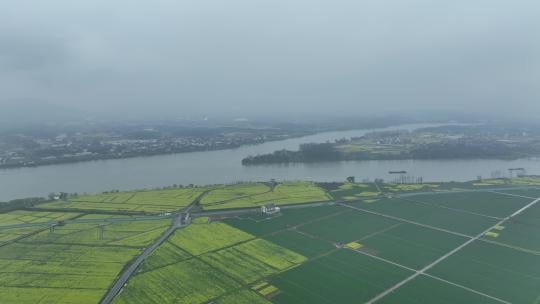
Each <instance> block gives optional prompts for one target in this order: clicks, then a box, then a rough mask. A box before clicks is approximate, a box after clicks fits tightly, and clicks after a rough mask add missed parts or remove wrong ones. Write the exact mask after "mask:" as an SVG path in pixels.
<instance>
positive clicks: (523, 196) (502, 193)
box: [487, 191, 535, 199]
mask: <svg viewBox="0 0 540 304" xmlns="http://www.w3.org/2000/svg"><path fill="white" fill-rule="evenodd" d="M487 192H489V193H494V194H500V195H506V196H514V197H521V198H526V199H535V198H534V197H530V196H525V195H519V194H512V193H506V192H499V191H487Z"/></svg>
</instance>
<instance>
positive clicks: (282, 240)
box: [264, 229, 334, 257]
mask: <svg viewBox="0 0 540 304" xmlns="http://www.w3.org/2000/svg"><path fill="white" fill-rule="evenodd" d="M264 239H266V240H268V241H270V242H272V243H275V244H278V245H280V246H283V247H285V248H289V249H292V250H293V251H295V252H297V253H300V254H302V255H304V256H306V257H314V256H317V255H320V254H323V253H326V252H328V251H330V250H332V249H333V248H334V246H332V244H329V243H327V242H325V241H322V240H319V239H316V238H314V237H311V236H307V235H306V234H303V233H302V232H300V231H298V230H297V229H294V230H285V231H282V232H279V233H276V234H271V235H267V236H264Z"/></svg>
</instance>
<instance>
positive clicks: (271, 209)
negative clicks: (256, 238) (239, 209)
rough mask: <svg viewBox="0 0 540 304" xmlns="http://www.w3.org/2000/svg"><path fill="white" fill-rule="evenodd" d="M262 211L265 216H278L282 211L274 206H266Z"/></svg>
mask: <svg viewBox="0 0 540 304" xmlns="http://www.w3.org/2000/svg"><path fill="white" fill-rule="evenodd" d="M261 211H262V213H263V214H276V213H279V212H280V211H281V208H279V207H277V206H276V205H274V204H266V205H264V206H262V207H261Z"/></svg>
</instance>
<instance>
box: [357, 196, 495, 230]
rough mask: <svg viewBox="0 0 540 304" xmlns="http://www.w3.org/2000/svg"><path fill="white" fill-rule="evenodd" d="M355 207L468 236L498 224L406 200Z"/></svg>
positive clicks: (386, 201)
mask: <svg viewBox="0 0 540 304" xmlns="http://www.w3.org/2000/svg"><path fill="white" fill-rule="evenodd" d="M354 206H355V207H358V208H362V209H366V210H369V211H373V212H379V213H383V214H386V215H391V216H395V217H399V218H403V219H407V220H411V221H416V222H418V223H422V224H426V225H433V226H435V227H438V228H444V229H449V230H452V231H455V232H459V233H464V234H468V235H475V234H478V233H480V232H482V231H483V230H485V229H487V228H489V227H491V226H492V225H494V224H495V223H496V222H497V220H496V219H492V218H488V217H482V216H478V215H474V214H469V213H464V212H459V211H456V210H449V209H444V208H440V207H439V206H434V205H424V204H418V203H414V202H410V201H407V200H404V199H385V200H380V201H377V202H376V203H357V204H354Z"/></svg>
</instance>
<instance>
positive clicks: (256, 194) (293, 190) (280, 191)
mask: <svg viewBox="0 0 540 304" xmlns="http://www.w3.org/2000/svg"><path fill="white" fill-rule="evenodd" d="M233 187H235V188H233V190H231V191H229V190H227V189H222V190H217V192H215V193H217V194H214V195H213V194H212V192H214V191H212V192H211V193H210V194H209V198H210V202H207V200H208V199H206V200H203V202H202V204H203V207H204V209H206V210H213V209H227V208H246V207H259V206H262V205H264V204H268V203H273V204H275V205H284V204H301V203H309V202H319V201H328V200H330V196H329V195H327V194H326V192H325V191H324V190H323V189H321V188H319V187H317V186H316V185H315V184H314V183H310V182H284V183H279V184H277V185H276V186H275V188H273V189H270V188H269V187H268V186H265V185H261V184H253V185H250V186H249V187H244V188H242V189H238V188H240V187H239V186H233ZM216 196H217V197H218V198H217V200H219V197H224V198H225V201H221V202H215V200H216Z"/></svg>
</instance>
